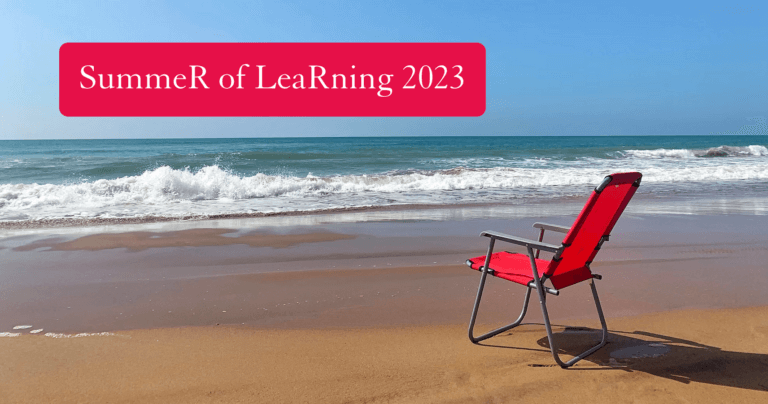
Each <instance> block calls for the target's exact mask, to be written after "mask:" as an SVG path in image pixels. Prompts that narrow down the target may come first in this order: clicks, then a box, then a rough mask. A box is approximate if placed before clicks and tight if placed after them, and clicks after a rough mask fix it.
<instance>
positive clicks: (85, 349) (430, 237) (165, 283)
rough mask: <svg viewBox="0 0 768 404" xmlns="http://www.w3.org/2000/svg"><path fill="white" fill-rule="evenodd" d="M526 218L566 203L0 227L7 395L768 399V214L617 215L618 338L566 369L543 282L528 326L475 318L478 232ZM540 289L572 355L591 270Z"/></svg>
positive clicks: (82, 398)
mask: <svg viewBox="0 0 768 404" xmlns="http://www.w3.org/2000/svg"><path fill="white" fill-rule="evenodd" d="M536 220H540V221H546V222H550V223H561V224H566V225H567V224H569V223H570V222H571V221H572V220H573V218H572V217H551V218H541V219H512V220H505V221H499V220H465V221H440V222H429V221H408V222H371V223H365V224H360V223H347V224H343V223H342V224H339V223H334V224H326V225H312V226H301V225H297V226H293V227H284V226H280V227H258V226H254V227H253V228H251V227H248V228H240V229H227V228H192V229H177V228H174V229H173V230H172V231H162V230H157V229H153V230H152V231H138V232H136V231H131V232H119V231H114V230H112V229H110V232H108V233H99V232H92V234H80V233H77V234H65V233H62V234H57V233H55V232H49V233H45V234H40V233H34V234H30V235H14V236H13V237H7V238H5V239H0V259H1V260H2V262H3V268H2V271H0V281H2V284H3V289H2V302H3V303H2V304H1V305H0V333H2V332H8V333H14V334H15V333H18V334H21V335H20V336H18V337H6V338H0V345H2V347H0V352H2V354H0V355H1V356H0V363H2V367H1V368H0V369H2V370H0V391H2V392H3V393H4V396H5V397H8V400H9V401H8V402H136V401H139V402H332V403H336V402H339V403H341V402H456V403H458V402H483V403H485V402H514V401H515V400H516V399H517V398H516V397H518V398H519V399H521V400H524V401H526V402H529V401H530V402H539V401H544V400H551V399H553V398H570V399H572V398H573V397H581V398H583V399H585V400H586V399H588V397H592V396H594V397H596V398H595V400H596V401H597V402H608V401H613V402H630V401H632V402H678V401H680V402H684V401H686V400H688V401H695V402H705V401H713V400H714V401H724V400H726V399H728V400H729V401H731V400H737V401H741V402H761V401H764V400H765V399H768V387H766V386H768V384H766V383H765V382H764V380H768V374H767V373H766V370H767V369H768V360H767V359H766V358H768V336H767V335H768V322H767V321H768V320H766V319H768V316H766V314H768V294H766V293H765V292H764V291H765V290H768V271H765V264H764V263H765V262H768V226H766V224H768V219H766V217H763V216H738V215H734V216H678V215H671V216H653V215H650V216H632V215H628V216H626V217H624V218H622V220H621V221H620V222H619V224H618V225H617V227H616V229H615V230H614V236H613V237H612V239H611V241H610V242H609V243H607V244H606V245H605V246H604V248H603V250H602V251H601V253H600V255H598V260H597V261H596V262H595V264H593V268H594V270H595V272H597V273H600V274H602V275H603V276H604V279H603V280H602V281H600V282H598V290H599V291H600V294H601V301H602V303H603V307H604V309H605V314H606V316H607V318H608V325H609V328H610V330H611V331H612V336H611V338H612V339H611V341H612V343H611V344H609V345H608V347H607V348H606V349H604V350H601V351H600V352H598V353H597V354H596V355H594V356H592V357H590V359H589V361H586V362H584V363H583V365H581V366H579V367H578V368H577V369H576V370H573V371H563V370H561V369H559V368H552V367H549V365H551V364H553V363H554V362H553V360H552V358H551V356H550V355H549V354H548V351H547V350H546V338H545V336H546V334H545V332H544V330H543V327H541V326H539V325H536V323H539V322H540V321H541V315H540V313H539V310H538V306H537V304H536V303H537V302H535V301H534V302H532V304H531V308H530V310H529V314H528V316H527V317H526V321H527V322H530V323H532V324H531V325H526V326H524V327H523V328H522V329H519V330H520V331H518V332H516V333H513V334H511V335H502V336H499V337H497V338H494V339H491V340H488V341H486V346H476V345H473V344H471V343H470V342H469V341H468V340H467V338H466V322H467V320H468V317H469V314H470V310H471V306H472V302H473V299H474V295H475V292H476V288H477V282H478V280H479V274H478V273H477V272H474V271H471V270H469V269H468V268H466V267H464V266H463V265H462V262H463V260H464V259H466V258H468V257H472V256H476V255H482V254H484V251H485V247H486V245H487V244H486V243H487V240H486V239H482V238H480V237H477V236H476V235H477V234H478V233H479V232H480V231H482V230H486V229H497V230H501V231H505V232H508V233H511V234H519V235H522V236H528V237H535V231H534V230H533V229H531V228H530V225H531V223H532V222H533V221H536ZM198 225H199V224H198ZM552 241H554V240H552ZM509 249H510V250H513V251H517V250H516V249H515V248H509ZM524 291H525V289H524V288H523V287H521V286H518V285H516V284H512V283H509V282H506V281H501V280H497V279H493V280H492V281H491V282H490V283H489V285H488V287H487V288H486V294H485V299H486V300H484V305H483V306H482V307H481V315H480V319H479V321H480V323H481V325H480V327H481V328H482V327H491V326H494V325H498V324H500V323H501V322H503V321H511V319H513V318H514V317H516V314H517V312H518V311H519V304H520V303H521V300H522V296H523V293H524ZM548 303H549V308H550V316H551V318H552V320H553V322H554V323H555V324H559V325H560V327H561V328H559V330H560V333H559V334H558V337H557V338H558V340H559V341H560V340H562V342H563V346H562V348H563V349H564V353H565V354H568V353H575V352H576V351H578V349H580V348H582V347H583V346H584V345H585V344H588V343H589V342H590V341H589V340H590V339H591V338H592V334H590V333H585V332H583V331H580V330H579V329H575V328H571V329H569V330H565V328H563V327H565V326H568V327H580V326H590V327H592V326H596V325H597V321H596V318H595V316H594V314H593V312H594V305H593V303H592V301H591V294H590V292H589V287H588V285H587V284H586V283H585V284H579V285H575V286H572V287H570V288H567V289H564V290H563V291H562V294H561V296H559V297H553V298H551V299H549V301H548ZM22 324H24V325H31V326H32V328H29V329H24V330H13V327H14V326H17V325H22ZM40 328H42V329H44V331H42V332H40V333H39V334H35V335H30V334H29V331H30V330H34V329H40ZM47 332H52V333H68V334H76V333H84V332H88V333H99V332H110V333H113V334H115V335H111V336H88V337H81V338H63V339H62V338H59V339H57V338H51V337H46V336H44V334H45V333H47ZM648 341H650V342H648ZM650 343H659V344H661V345H658V344H657V345H654V346H651V345H649V344H650ZM638 347H639V348H638ZM664 347H666V348H664ZM661 351H664V352H661ZM638 352H640V354H638ZM611 355H613V356H611ZM638 355H639V356H649V357H647V358H632V356H638ZM653 356H656V357H653ZM579 369H584V370H586V369H592V370H594V371H583V372H580V371H578V370H579ZM544 379H547V380H551V385H552V389H550V390H546V389H541V388H540V386H541V383H542V381H543V380H544ZM570 392H573V393H570Z"/></svg>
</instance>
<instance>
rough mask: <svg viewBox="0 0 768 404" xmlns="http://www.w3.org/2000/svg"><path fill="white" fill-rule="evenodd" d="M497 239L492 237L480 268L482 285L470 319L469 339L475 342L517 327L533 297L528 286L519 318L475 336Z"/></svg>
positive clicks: (478, 290) (478, 289)
mask: <svg viewBox="0 0 768 404" xmlns="http://www.w3.org/2000/svg"><path fill="white" fill-rule="evenodd" d="M494 242H495V240H493V239H491V243H490V245H489V246H488V253H487V254H486V256H485V264H484V265H483V266H482V268H480V272H481V273H482V274H481V275H480V286H478V288H477V297H475V305H474V307H473V308H472V317H471V318H470V319H469V330H468V332H467V333H468V334H469V340H470V341H472V342H473V343H475V344H476V343H478V342H480V341H482V340H485V339H488V338H491V337H493V336H494V335H498V334H501V333H502V332H504V331H507V330H511V329H512V328H515V327H517V326H518V325H520V323H522V321H523V317H525V313H526V312H527V311H528V301H529V300H530V298H531V288H528V290H527V291H526V292H525V299H524V300H523V309H522V311H521V312H520V316H518V317H517V320H515V321H514V322H513V323H512V324H509V325H505V326H503V327H500V328H497V329H495V330H493V331H490V332H487V333H485V334H483V335H481V336H479V337H475V335H474V329H475V320H477V311H478V309H479V308H480V300H481V299H482V297H483V288H484V287H485V280H486V278H487V276H488V268H489V265H490V261H491V254H492V253H493V245H494Z"/></svg>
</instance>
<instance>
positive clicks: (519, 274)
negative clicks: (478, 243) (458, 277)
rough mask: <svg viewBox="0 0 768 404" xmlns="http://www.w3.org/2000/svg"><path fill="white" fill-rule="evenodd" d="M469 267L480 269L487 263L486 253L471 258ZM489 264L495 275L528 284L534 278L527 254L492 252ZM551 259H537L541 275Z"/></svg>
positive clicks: (537, 266) (537, 267)
mask: <svg viewBox="0 0 768 404" xmlns="http://www.w3.org/2000/svg"><path fill="white" fill-rule="evenodd" d="M467 261H468V262H467V264H469V267H470V268H472V269H474V270H475V271H479V270H480V267H481V266H483V264H485V255H483V256H482V257H475V258H470V259H469V260H467ZM488 266H490V267H491V269H493V274H492V275H493V276H496V277H499V278H502V279H506V280H508V281H512V282H515V283H519V284H521V285H528V282H530V281H532V280H533V271H531V261H530V259H529V258H528V256H527V255H525V254H515V253H511V252H508V251H502V252H497V253H495V254H491V263H490V264H488ZM548 266H549V261H547V260H540V259H536V269H538V270H539V276H542V275H544V272H545V271H546V269H547V267H548Z"/></svg>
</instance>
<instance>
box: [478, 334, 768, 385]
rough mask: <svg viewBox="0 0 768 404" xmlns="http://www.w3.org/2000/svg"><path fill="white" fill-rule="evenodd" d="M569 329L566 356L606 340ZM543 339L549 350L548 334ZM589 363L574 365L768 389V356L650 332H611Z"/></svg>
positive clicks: (561, 345)
mask: <svg viewBox="0 0 768 404" xmlns="http://www.w3.org/2000/svg"><path fill="white" fill-rule="evenodd" d="M529 324H530V323H529ZM564 328H565V329H564V330H563V331H560V332H556V333H554V335H553V337H554V339H555V344H556V345H557V347H558V353H559V354H560V355H563V356H564V359H565V357H566V356H567V355H571V356H572V355H577V354H578V353H580V352H582V351H583V350H584V347H585V346H591V345H595V343H596V342H599V341H600V330H594V329H589V328H580V327H564ZM502 335H505V334H502ZM537 342H538V344H539V346H541V347H543V348H545V349H546V352H549V341H548V339H547V337H546V336H545V337H543V338H541V339H539V340H538V341H537ZM480 345H485V346H492V347H499V348H512V349H516V348H515V347H512V346H502V345H491V344H487V343H481V344H480ZM520 349H525V348H520ZM526 350H530V348H528V349H526ZM550 359H551V358H550ZM584 361H585V363H583V364H581V365H579V366H576V367H573V368H570V369H571V370H574V371H579V370H593V371H594V370H618V371H625V372H644V373H648V374H651V375H654V376H658V377H663V378H666V379H670V380H674V381H677V382H681V383H685V384H689V383H691V382H697V383H707V384H713V385H719V386H729V387H738V388H742V389H750V390H758V391H767V392H768V354H759V353H748V352H734V351H726V350H723V349H720V348H717V347H713V346H708V345H704V344H700V343H697V342H693V341H688V340H684V339H681V338H675V337H670V336H666V335H659V334H654V333H650V332H645V331H632V332H625V331H610V332H609V335H608V344H607V345H606V346H605V347H603V348H602V349H600V350H598V351H597V352H595V353H594V354H592V355H590V356H588V357H587V358H585V359H584ZM586 362H591V363H593V364H595V365H597V367H594V366H589V365H588V364H587V363H586ZM584 365H587V367H585V366H584ZM529 366H533V367H541V366H546V367H549V366H557V365H553V364H551V363H550V362H548V363H547V364H546V365H544V364H531V365H529Z"/></svg>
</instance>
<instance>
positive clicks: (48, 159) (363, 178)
mask: <svg viewBox="0 0 768 404" xmlns="http://www.w3.org/2000/svg"><path fill="white" fill-rule="evenodd" d="M766 145H768V136H636V137H384V138H279V139H253V138H249V139H148V140H146V139H135V140H39V141H37V140H35V141H32V140H30V141H0V170H1V171H0V173H1V174H0V221H2V220H6V221H7V220H14V221H16V220H34V219H42V218H69V217H77V218H95V217H139V216H145V215H150V216H180V215H182V216H183V215H211V214H222V213H254V212H287V211H312V210H318V209H336V208H349V207H364V206H387V205H407V204H440V205H452V204H472V203H486V202H487V203H517V202H519V201H523V200H529V199H530V198H566V197H571V196H579V195H583V194H584V192H585V190H586V191H588V190H589V189H591V187H593V186H594V184H596V183H598V182H599V181H600V179H601V178H602V177H603V176H604V175H607V174H610V173H612V172H618V171H629V170H633V171H641V172H643V174H644V176H645V177H644V182H643V184H644V186H643V187H641V192H645V193H648V194H660V195H663V194H675V195H690V196H692V197H696V196H697V195H699V196H704V195H708V196H712V195H723V196H727V195H733V194H734V193H736V194H739V195H750V196H756V197H760V196H768V191H767V190H766V186H765V184H766V181H768V149H766Z"/></svg>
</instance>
